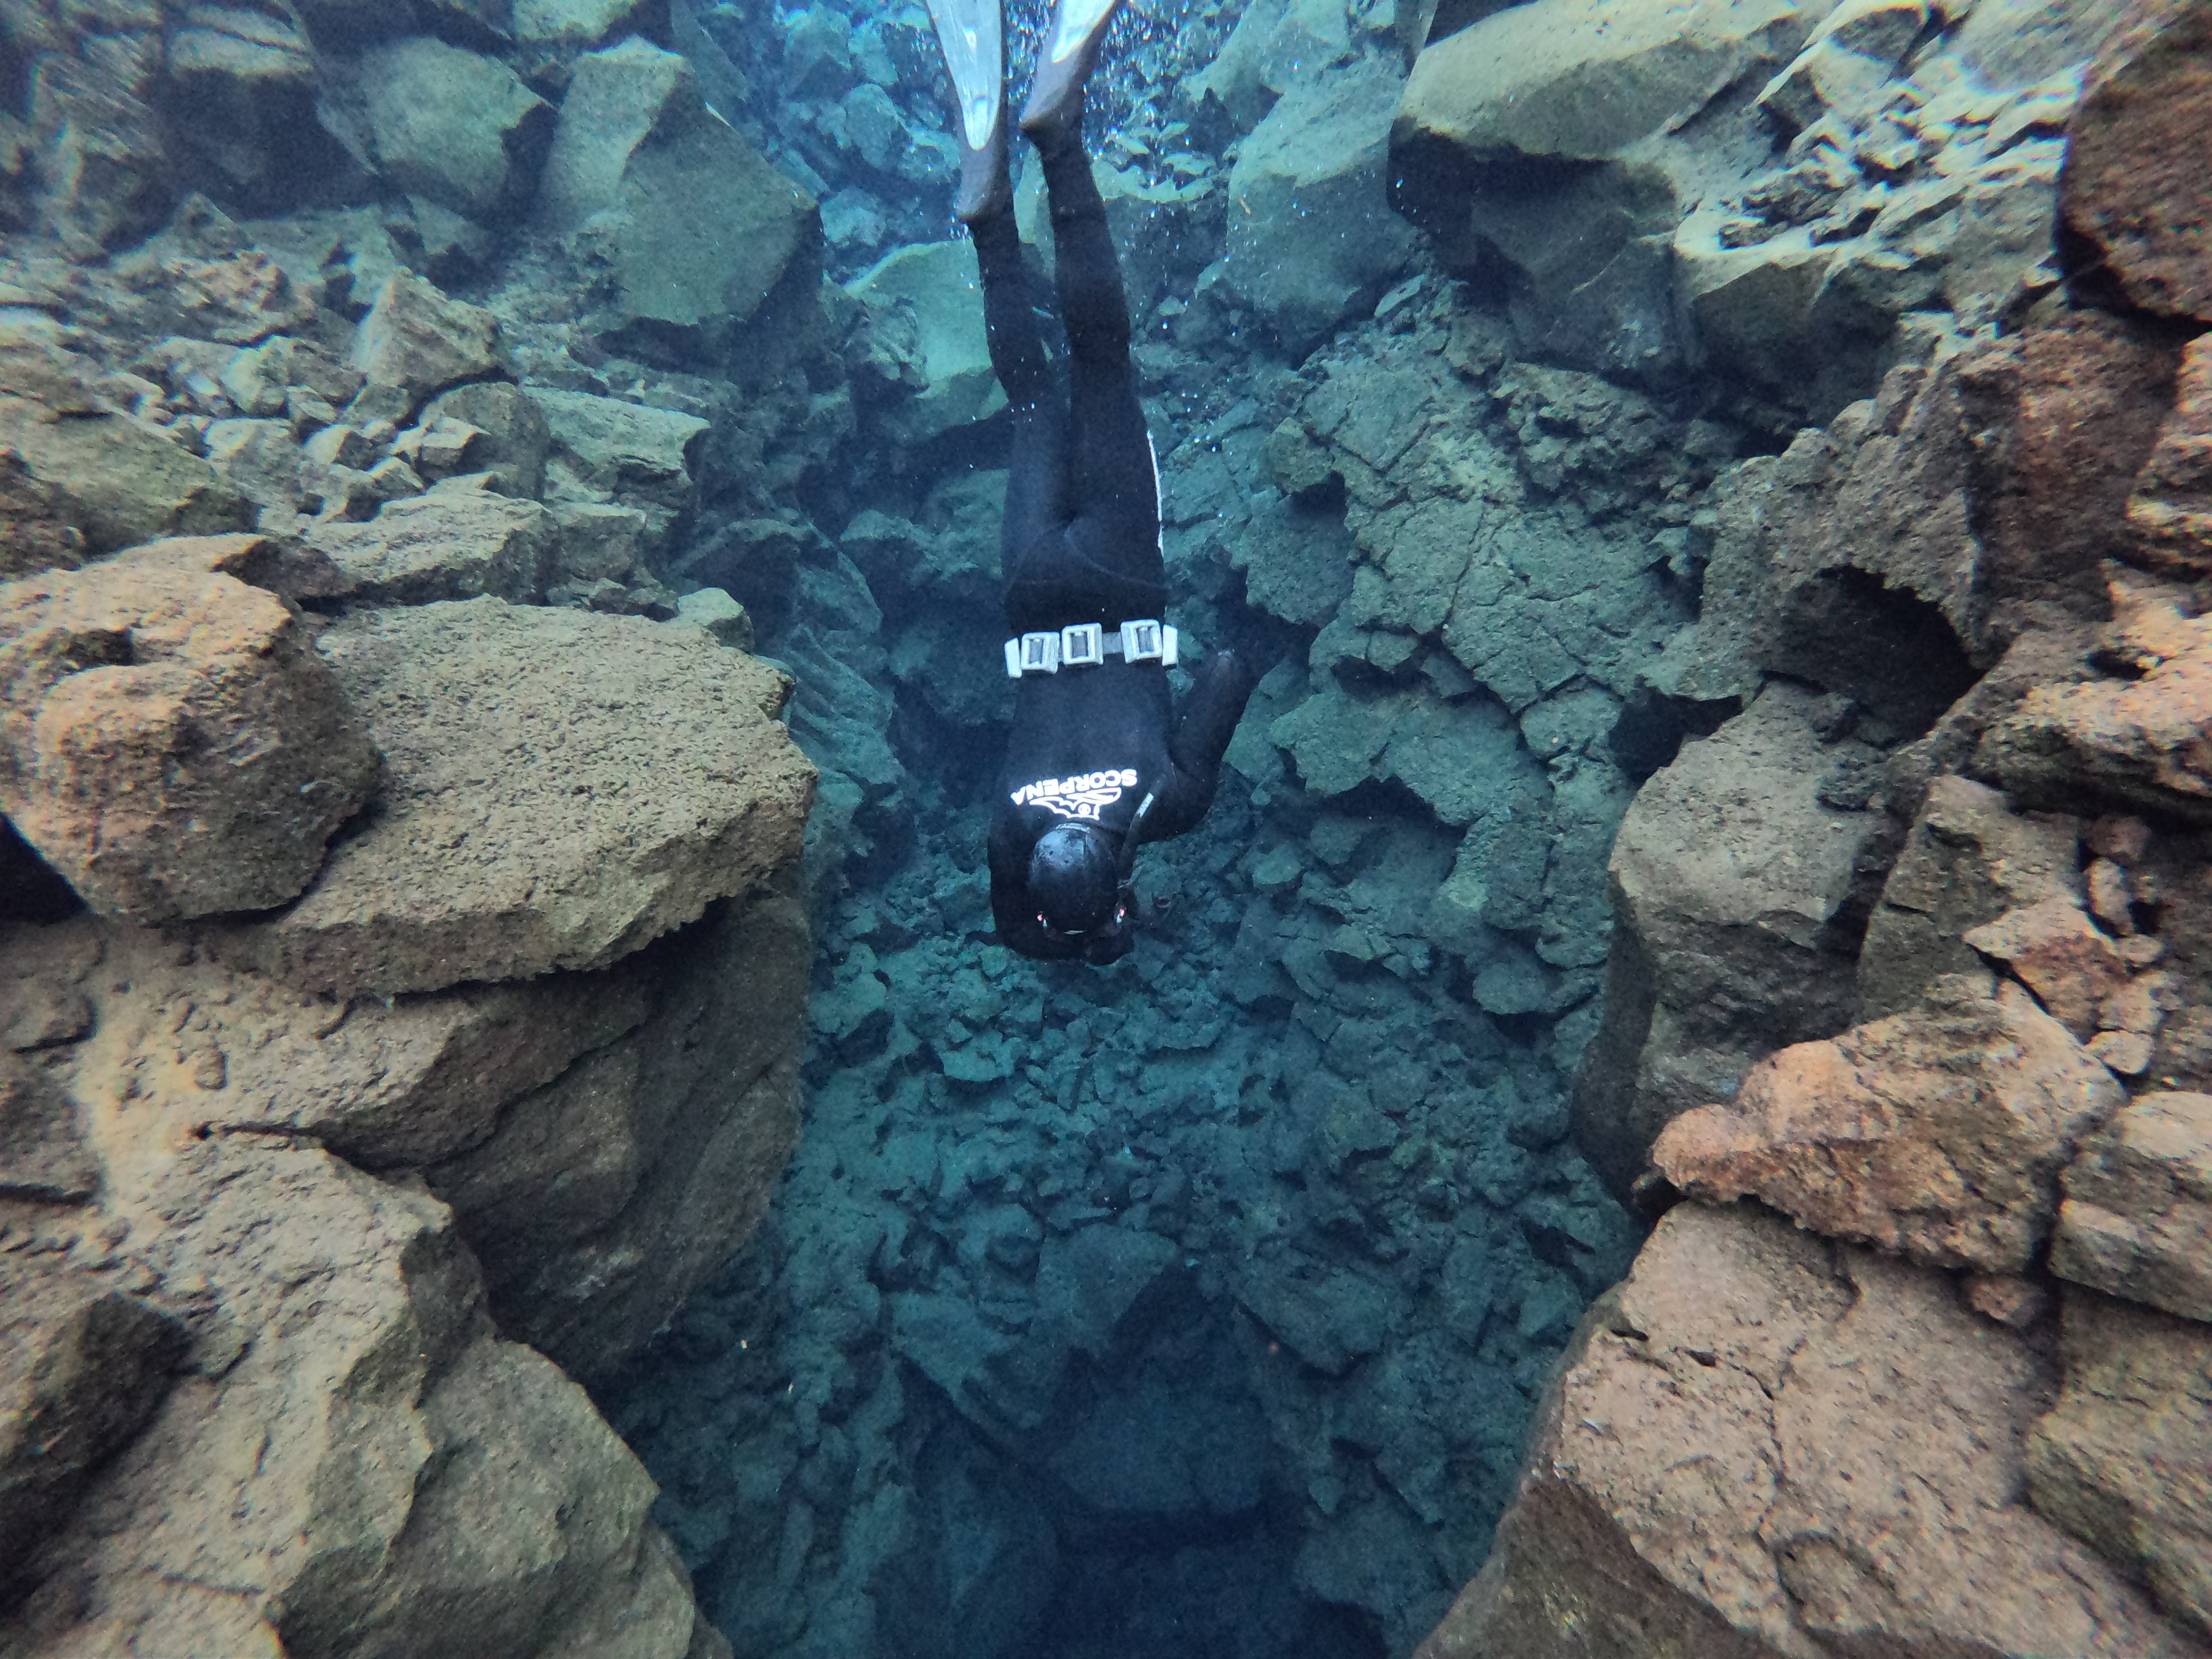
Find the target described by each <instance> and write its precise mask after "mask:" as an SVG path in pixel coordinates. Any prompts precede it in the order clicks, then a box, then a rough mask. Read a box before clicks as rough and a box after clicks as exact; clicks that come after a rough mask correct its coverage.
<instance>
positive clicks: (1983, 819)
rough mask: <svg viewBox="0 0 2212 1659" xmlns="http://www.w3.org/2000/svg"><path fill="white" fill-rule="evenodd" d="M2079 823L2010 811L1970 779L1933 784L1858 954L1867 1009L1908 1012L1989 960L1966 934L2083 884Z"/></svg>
mask: <svg viewBox="0 0 2212 1659" xmlns="http://www.w3.org/2000/svg"><path fill="white" fill-rule="evenodd" d="M2076 829H2077V825H2076V822H2075V820H2074V819H2073V818H2070V817H2059V816H2052V815H2047V814H2046V815H2038V816H2036V817H2025V816H2022V815H2021V814H2019V813H2015V812H2013V811H2008V809H2007V807H2006V805H2005V800H2004V797H2003V796H2002V795H2000V794H1998V793H1997V792H1996V790H1994V789H1990V788H1987V787H1984V786H1983V785H1981V784H1978V783H1973V782H1970V781H1968V780H1966V779H1965V778H1957V777H1941V778H1937V779H1936V781H1934V782H1933V783H1931V784H1930V785H1929V789H1928V793H1927V796H1926V798H1925V799H1923V801H1922V803H1921V807H1920V814H1919V817H1917V819H1916V820H1915V822H1914V823H1913V826H1912V831H1911V834H1910V835H1909V836H1906V837H1905V849H1904V851H1903V852H1901V853H1899V854H1898V858H1897V865H1896V867H1895V868H1894V869H1893V870H1892V871H1891V872H1890V873H1889V879H1888V881H1887V882H1886V883H1885V884H1883V886H1882V890H1881V903H1880V904H1878V905H1877V906H1875V912H1874V915H1872V917H1870V918H1869V921H1868V923H1867V933H1866V943H1865V944H1864V945H1863V946H1862V947H1861V948H1860V951H1859V965H1858V994H1859V1016H1860V1018H1863V1019H1878V1018H1881V1017H1883V1016H1884V1015H1887V1014H1894V1013H1900V1012H1903V1011H1904V1010H1905V1009H1907V1008H1909V1007H1911V1006H1912V1005H1913V1004H1914V1003H1916V1002H1917V1001H1918V1000H1920V997H1921V994H1922V993H1923V992H1924V991H1926V990H1927V988H1928V987H1929V986H1930V985H1933V984H1934V983H1935V982H1936V980H1938V979H1940V978H1941V977H1942V975H1945V974H1964V973H1972V972H1973V971H1975V970H1976V969H1978V968H1979V967H1980V966H1981V965H1982V964H1981V961H1980V958H1979V957H1977V956H1976V955H1975V954H1974V951H1973V949H1972V946H1970V945H1967V943H1966V939H1965V937H1964V935H1965V934H1966V933H1968V932H1969V931H1970V930H1972V928H1975V927H1979V926H1980V925H1981V924H1982V923H1984V922H1987V921H1996V918H1997V917H1999V916H2001V915H2003V914H2004V913H2005V912H2006V911H2008V910H2012V909H2016V908H2020V907H2021V906H2024V905H2032V904H2035V903H2038V902H2040V901H2042V900H2044V899H2047V898H2058V899H2061V900H2063V899H2066V898H2068V897H2070V896H2073V895H2075V894H2076V893H2078V891H2079V890H2080V878H2079V876H2078V874H2077V873H2076V870H2075V866H2076V864H2077V863H2078V861H2079V850H2078V847H2077V843H2076V841H2075V836H2076Z"/></svg>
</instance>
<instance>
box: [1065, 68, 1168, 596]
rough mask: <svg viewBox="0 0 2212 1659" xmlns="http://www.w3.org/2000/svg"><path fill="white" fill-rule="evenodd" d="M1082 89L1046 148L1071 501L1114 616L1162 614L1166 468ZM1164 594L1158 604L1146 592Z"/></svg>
mask: <svg viewBox="0 0 2212 1659" xmlns="http://www.w3.org/2000/svg"><path fill="white" fill-rule="evenodd" d="M1080 102H1081V94H1080V91H1078V94H1077V103H1078V110H1077V114H1076V118H1075V121H1074V123H1073V125H1072V126H1070V127H1068V128H1066V129H1064V130H1063V132H1062V136H1061V137H1060V142H1058V143H1055V144H1054V145H1053V146H1052V147H1051V148H1049V149H1041V150H1040V155H1041V156H1042V160H1043V162H1044V176H1045V185H1046V188H1047V191H1048V193H1049V196H1050V199H1051V204H1052V228H1053V246H1054V278H1055V286H1056V287H1057V288H1058V289H1059V298H1060V314H1061V316H1062V317H1063V318H1064V319H1066V325H1067V342H1068V403H1069V432H1068V456H1069V461H1068V472H1069V479H1068V489H1069V495H1068V507H1069V510H1070V512H1071V513H1072V515H1073V521H1074V530H1073V539H1074V541H1075V543H1076V544H1077V546H1078V548H1079V550H1080V551H1081V553H1082V555H1083V556H1084V557H1085V560H1086V561H1087V562H1091V563H1092V564H1094V565H1097V567H1099V568H1101V570H1102V571H1103V573H1104V574H1108V575H1109V577H1110V578H1111V579H1112V580H1114V583H1115V587H1116V588H1117V590H1119V591H1120V592H1121V598H1120V599H1117V600H1116V601H1115V603H1116V604H1117V605H1138V606H1141V607H1142V608H1138V609H1131V610H1127V611H1124V612H1123V613H1122V615H1121V617H1115V618H1112V619H1111V620H1114V621H1123V620H1127V619H1128V618H1131V617H1156V616H1158V614H1159V611H1160V606H1161V605H1162V604H1164V593H1165V583H1166V574H1165V571H1164V568H1163V563H1162V559H1161V556H1160V542H1159V538H1160V497H1159V471H1158V466H1157V465H1155V463H1154V460H1153V457H1152V438H1151V435H1150V434H1149V433H1148V432H1147V431H1146V427H1145V414H1144V410H1143V409H1142V408H1141V407H1140V406H1139V403H1138V400H1137V374H1136V368H1135V365H1134V364H1133V362H1131V361H1130V357H1129V342H1130V328H1129V304H1128V300H1127V295H1125V294H1124V292H1123V290H1122V286H1121V263H1120V261H1119V260H1118V259H1116V258H1115V253H1114V238H1113V234H1112V232H1111V231H1110V230H1109V228H1108V227H1107V223H1106V204H1105V203H1104V202H1103V200H1101V199H1100V197H1099V194H1098V185H1097V180H1096V179H1093V178H1092V177H1091V162H1090V159H1089V158H1088V157H1087V156H1086V155H1085V154H1084V151H1083V139H1082V118H1081V111H1080ZM1155 592H1157V593H1158V594H1159V595H1160V597H1159V598H1158V599H1152V601H1151V603H1149V604H1148V605H1147V604H1146V603H1145V597H1146V596H1149V595H1152V594H1153V593H1155Z"/></svg>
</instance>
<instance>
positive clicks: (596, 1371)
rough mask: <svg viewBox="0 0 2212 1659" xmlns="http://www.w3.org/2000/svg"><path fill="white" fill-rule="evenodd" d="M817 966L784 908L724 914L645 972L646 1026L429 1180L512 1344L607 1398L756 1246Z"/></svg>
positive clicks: (794, 1112) (725, 909)
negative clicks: (649, 1001)
mask: <svg viewBox="0 0 2212 1659" xmlns="http://www.w3.org/2000/svg"><path fill="white" fill-rule="evenodd" d="M784 885H787V884H784ZM809 948H810V940H809V937H808V932H807V925H806V915H805V908H804V907H803V905H802V904H801V903H800V902H799V900H798V899H797V898H796V897H795V896H793V894H792V893H790V892H788V891H784V890H770V891H768V892H764V893H763V894H761V895H759V896H756V897H755V898H753V899H752V900H750V902H743V901H731V902H726V903H724V904H721V905H719V906H717V907H715V908H714V911H712V912H710V913H709V915H708V917H707V918H706V919H705V920H704V921H701V922H700V923H699V924H697V925H696V927H690V928H687V929H686V930H684V933H681V934H679V935H678V936H677V937H676V938H674V939H669V940H665V941H664V942H662V943H661V944H660V945H656V946H653V947H652V948H651V949H649V950H647V951H644V952H641V955H640V957H637V958H635V964H634V965H635V976H636V977H637V978H639V979H641V980H644V981H647V982H650V983H651V984H652V985H653V987H654V989H655V993H656V995H655V1001H654V1006H653V1012H652V1015H651V1017H650V1018H648V1019H647V1021H646V1022H645V1023H644V1024H642V1025H640V1026H639V1027H638V1028H637V1029H636V1030H635V1031H634V1032H632V1033H630V1034H629V1036H625V1037H623V1039H622V1040H620V1041H619V1042H613V1043H611V1044H609V1045H608V1046H606V1047H605V1048H599V1049H597V1050H596V1051H594V1052H593V1053H592V1054H590V1055H588V1056H587V1057H586V1058H585V1059H583V1060H579V1061H578V1062H577V1063H576V1064H575V1065H574V1066H570V1067H569V1068H568V1070H567V1071H565V1072H563V1073H562V1074H561V1075H560V1076H559V1077H558V1078H557V1079H555V1080H554V1081H553V1082H552V1083H550V1084H549V1085H546V1086H545V1087H544V1088H543V1089H540V1090H538V1091H536V1092H535V1093H534V1094H530V1095H526V1096H525V1097H522V1098H520V1099H519V1100H516V1101H514V1102H513V1104H511V1105H510V1106H508V1107H507V1109H505V1111H503V1112H502V1113H501V1116H500V1121H499V1127H498V1130H497V1132H496V1133H494V1134H493V1135H492V1136H491V1138H490V1139H488V1140H486V1141H484V1142H483V1145H481V1146H477V1147H476V1148H474V1149H473V1150H472V1151H470V1152H465V1153H464V1154H462V1155H461V1156H460V1157H459V1158H453V1159H450V1160H448V1161H447V1162H446V1163H443V1164H438V1165H435V1166H434V1167H433V1168H432V1169H431V1170H429V1171H428V1176H429V1181H430V1187H431V1190H432V1191H434V1192H435V1193H436V1194H438V1195H439V1196H440V1197H441V1198H443V1199H445V1200H447V1202H448V1203H450V1204H451V1205H453V1208H454V1210H455V1212H456V1213H457V1214H458V1215H459V1219H460V1224H461V1227H462V1230H463V1231H464V1232H465V1234H466V1235H467V1236H468V1238H469V1242H470V1244H471V1247H472V1248H473V1249H475V1250H476V1252H477V1256H478V1258H479V1259H480V1260H481V1261H483V1265H484V1273H485V1278H486V1281H487V1285H488V1287H489V1293H490V1297H491V1305H492V1310H493V1312H494V1313H495V1315H497V1316H498V1318H499V1322H500V1327H501V1329H502V1330H504V1331H507V1333H509V1334H512V1335H514V1336H516V1337H518V1338H520V1339H522V1340H526V1341H528V1342H529V1343H530V1344H531V1346H533V1347H536V1348H538V1349H539V1350H540V1351H542V1352H545V1353H548V1354H550V1355H551V1356H552V1357H553V1358H555V1359H556V1360H558V1361H559V1362H560V1363H561V1364H562V1366H563V1367H565V1368H566V1369H567V1370H569V1371H570V1372H571V1373H573V1374H574V1375H575V1376H579V1377H580V1378H582V1379H583V1380H585V1381H586V1382H592V1381H596V1380H598V1379H599V1378H601V1377H604V1376H607V1375H608V1374H609V1373H611V1371H613V1370H615V1369H617V1367H618V1366H620V1365H621V1364H623V1362H624V1361H625V1360H627V1359H629V1358H630V1357H631V1356H632V1355H634V1354H635V1352H637V1351H638V1350H639V1349H640V1348H641V1347H642V1346H644V1344H645V1342H646V1340H647V1339H648V1338H649V1337H651V1336H652V1334H653V1332H654V1330H655V1329H656V1328H658V1327H659V1326H660V1325H661V1324H662V1323H663V1322H665V1320H666V1319H667V1318H668V1316H669V1315H670V1313H671V1311H672V1310H674V1309H676V1308H677V1307H678V1306H680V1305H681V1304H682V1303H683V1301H684V1297H686V1296H688V1295H689V1294H690V1291H692V1290H693V1289H694V1288H695V1287H696V1286H697V1285H700V1284H702V1283H703V1282H705V1280H706V1279H708V1277H709V1276H711V1275H712V1274H714V1273H716V1272H718V1271H720V1268H721V1267H722V1266H723V1264H724V1263H726V1261H728V1260H729V1259H730V1257H731V1256H732V1255H733V1254H734V1252H735V1251H736V1249H738V1246H739V1245H740V1244H742V1243H744V1241H745V1240H746V1239H747V1238H749V1237H751V1235H752V1232H753V1229H754V1228H755V1227H756V1226H757V1225H758V1224H759V1221H760V1218H761V1217H762V1216H763V1214H764V1213H765V1212H766V1211H767V1208H768V1200H769V1194H771V1192H772V1191H773V1190H774V1188H775V1183H776V1181H777V1180H778V1178H779V1177H780V1176H781V1175H782V1172H783V1166H784V1164H785V1163H786V1161H787V1159H788V1158H789V1157H790V1155H791V1149H792V1147H793V1145H794V1144H795V1143H796V1141H797V1139H798V1130H799V1082H798V1073H797V1065H796V1062H797V1059H798V1049H799V1042H800V1041H801V1038H802V1035H803V1033H804V1031H805V1024H806V976H807V960H808V951H809ZM630 965H631V964H625V966H626V967H628V966H630ZM621 971H622V970H620V969H617V973H618V974H619V973H620V972H621ZM562 977H565V978H571V979H581V978H585V977H586V976H583V975H564V976H562ZM592 977H599V978H604V977H605V975H598V976H592Z"/></svg>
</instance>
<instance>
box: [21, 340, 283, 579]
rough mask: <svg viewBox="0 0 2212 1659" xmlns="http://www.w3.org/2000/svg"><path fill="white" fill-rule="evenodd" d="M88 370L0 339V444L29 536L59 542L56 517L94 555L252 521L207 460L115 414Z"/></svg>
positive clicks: (24, 560)
mask: <svg viewBox="0 0 2212 1659" xmlns="http://www.w3.org/2000/svg"><path fill="white" fill-rule="evenodd" d="M91 374H92V370H91V367H90V365H89V364H88V363H87V362H85V361H84V360H83V359H82V358H80V357H77V356H74V355H73V354H71V353H69V352H65V351H63V350H60V349H58V348H51V347H40V346H34V345H27V344H6V345H0V450H5V451H8V452H10V453H12V454H13V455H14V456H15V462H14V463H13V464H12V466H11V468H10V471H12V472H15V475H16V477H17V478H18V480H19V482H17V483H15V484H14V485H13V486H11V491H12V493H13V494H14V495H15V498H16V499H18V500H20V501H22V503H23V504H22V506H21V507H19V508H17V509H16V512H17V515H18V517H19V521H20V522H21V523H26V524H27V525H28V526H30V528H31V531H32V533H33V538H34V543H33V544H35V545H40V546H44V547H46V548H47V549H48V550H52V549H53V548H54V547H55V546H56V544H57V538H58V534H59V532H58V531H56V530H55V529H54V527H53V526H54V520H56V519H57V518H58V520H60V521H61V522H62V523H64V524H65V525H66V526H68V527H69V528H70V529H71V530H74V531H76V532H78V534H79V535H80V536H81V537H82V544H83V547H84V548H85V550H88V551H90V552H93V553H107V552H112V551H113V550H115V549H117V548H118V547H128V546H130V545H131V544H133V543H137V542H143V541H147V540H150V539H151V538H155V537H156V536H171V535H179V534H183V535H192V534H199V533H206V532H222V531H228V530H242V529H244V528H245V527H246V526H247V525H249V524H251V523H252V512H251V509H250V508H249V507H248V506H247V503H246V499H245V497H243V496H242V495H240V494H239V493H238V492H237V491H236V490H234V489H232V488H231V487H230V486H229V485H228V484H227V483H224V482H223V481H222V479H221V478H219V477H216V472H215V469H214V468H212V467H210V465H208V464H207V463H206V462H205V461H204V460H202V459H200V458H199V457H198V456H197V455H195V454H193V453H191V452H190V451H189V450H187V449H185V448H183V447H181V446H179V444H178V443H176V442H175V441H174V440H173V439H171V438H170V437H168V436H167V435H166V434H165V433H164V432H163V431H162V430H161V428H159V427H155V426H150V425H149V424H147V423H146V422H143V421H139V420H136V419H134V418H132V417H131V416H128V415H124V414H119V413H118V412H117V411H116V410H114V409H112V407H111V406H110V405H109V404H107V402H106V399H105V398H101V397H100V396H98V395H97V394H96V393H94V392H93V391H92V390H91V389H90V387H89V386H88V384H87V382H88V380H89V379H90V378H91ZM24 475H27V482H25V481H21V480H23V477H24ZM40 526H46V527H45V528H43V529H41V528H40ZM5 558H6V561H7V563H8V565H9V566H13V567H15V568H17V569H22V570H34V569H36V568H38V566H37V565H36V564H35V563H33V562H31V560H30V558H29V549H28V548H18V549H16V550H12V551H10V552H9V554H7V555H6V556H5ZM78 562H81V561H80V560H78V559H76V558H72V557H63V558H58V559H55V560H53V561H52V563H53V564H54V565H56V566H70V565H74V564H76V563H78Z"/></svg>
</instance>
